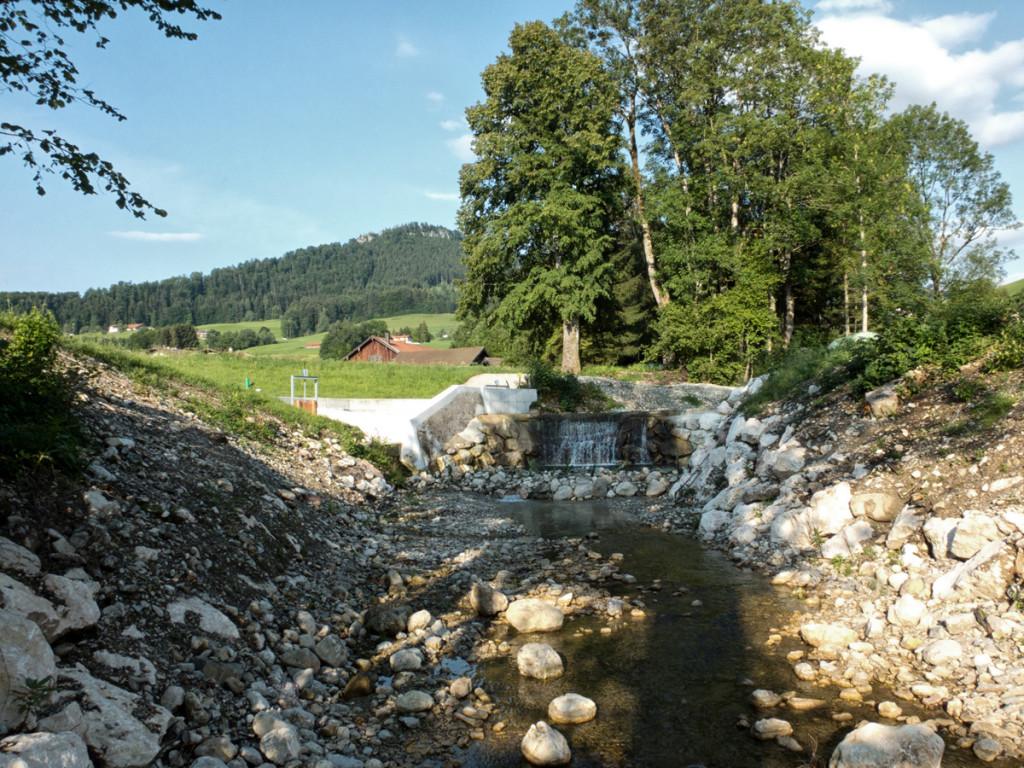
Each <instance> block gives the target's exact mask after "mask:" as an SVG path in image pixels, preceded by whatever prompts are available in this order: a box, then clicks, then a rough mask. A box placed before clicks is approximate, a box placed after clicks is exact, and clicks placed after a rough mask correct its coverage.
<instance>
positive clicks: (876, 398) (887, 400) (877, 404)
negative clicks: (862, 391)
mask: <svg viewBox="0 0 1024 768" xmlns="http://www.w3.org/2000/svg"><path fill="white" fill-rule="evenodd" d="M898 384H899V382H898V381H890V382H889V383H888V384H883V385H882V386H880V387H878V388H877V389H873V390H871V391H870V392H868V393H867V394H866V395H864V400H865V402H867V404H868V407H869V408H870V409H871V415H872V416H874V417H875V418H876V419H880V418H882V417H883V416H888V415H889V414H891V413H896V411H898V410H899V407H900V398H899V395H898V394H896V387H897V386H898Z"/></svg>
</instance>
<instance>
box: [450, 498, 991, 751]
mask: <svg viewBox="0 0 1024 768" xmlns="http://www.w3.org/2000/svg"><path fill="white" fill-rule="evenodd" d="M488 503H490V502H488ZM491 511H492V513H494V514H499V515H501V514H507V515H508V516H510V517H511V518H512V519H513V520H514V521H515V522H517V523H518V524H519V525H521V526H523V527H524V528H525V530H526V531H527V533H528V534H529V535H531V536H536V537H537V538H538V544H537V546H539V547H542V548H543V546H544V543H543V541H542V540H553V539H559V538H562V537H588V536H589V537H590V539H589V540H588V541H587V547H588V548H589V549H591V550H594V551H597V552H600V553H601V554H602V555H603V556H605V557H611V556H613V555H616V554H620V555H621V556H622V560H621V563H620V567H619V574H618V578H617V579H616V580H614V581H613V582H612V583H611V584H607V585H605V586H606V587H607V588H608V589H609V590H610V591H611V592H612V594H614V595H616V596H618V597H620V598H622V599H623V600H624V601H626V603H627V607H626V610H625V611H624V612H623V615H622V616H621V617H619V618H616V619H614V620H612V621H611V622H609V621H608V619H607V618H598V617H596V616H580V617H577V618H575V619H574V620H570V621H568V622H567V623H566V625H565V626H564V627H563V629H562V630H561V631H560V632H558V633H549V634H543V635H540V634H526V635H520V634H517V633H516V632H515V631H514V630H512V629H511V628H509V627H508V626H507V625H505V624H499V625H496V626H495V628H494V630H493V631H492V637H491V639H492V640H494V641H495V642H496V643H501V642H505V643H507V644H508V646H509V647H508V650H507V653H506V654H504V655H503V656H501V657H500V658H498V659H495V660H491V661H487V662H483V663H480V664H479V665H477V667H476V669H475V674H474V678H475V679H476V680H478V681H479V682H480V683H481V684H482V685H483V686H484V688H485V689H486V690H488V691H489V692H490V693H491V695H492V696H493V697H494V698H495V699H496V700H497V701H498V702H499V703H500V706H501V710H502V714H503V717H504V718H505V719H507V720H508V721H509V724H510V725H509V727H508V728H507V729H506V730H505V731H504V732H503V734H501V735H498V734H492V735H489V736H488V739H487V740H486V741H483V742H477V743H474V745H473V746H471V748H470V749H469V750H468V752H467V754H466V756H465V757H466V761H467V765H468V766H504V765H508V766H518V765H520V764H521V763H522V758H521V754H520V751H519V740H520V739H521V737H522V735H523V734H524V733H525V731H526V730H527V729H528V728H529V725H530V724H531V723H533V722H536V721H537V720H542V719H547V717H546V712H547V705H548V703H549V702H550V701H551V699H553V698H555V697H557V696H560V695H562V694H563V693H568V692H573V693H578V694H582V695H584V696H587V697H588V698H591V699H593V700H594V701H595V703H596V704H597V707H598V716H597V718H596V719H595V720H593V721H591V722H589V723H584V724H581V725H575V726H572V725H561V726H558V727H559V729H560V730H561V731H562V732H563V733H564V735H565V736H566V737H567V739H568V740H569V743H570V746H571V747H572V750H573V763H572V765H575V766H669V765H671V766H708V767H711V768H715V767H724V766H731V767H733V768H748V767H749V768H755V767H757V768H783V767H795V766H804V765H810V764H813V762H814V760H815V757H817V758H818V759H823V760H824V761H825V762H827V760H828V758H829V756H830V755H831V753H832V751H833V750H834V748H835V746H836V745H837V744H838V743H839V742H840V741H841V740H842V738H843V737H844V736H845V734H846V733H848V732H849V731H850V730H851V729H852V728H853V727H854V726H855V725H856V724H857V723H858V722H860V721H861V720H874V721H880V722H887V723H889V724H896V722H895V721H887V720H884V719H883V718H881V717H880V716H878V714H877V712H876V711H875V709H874V704H875V703H877V702H878V701H883V700H891V699H892V696H891V694H890V692H889V691H888V690H887V689H885V688H884V687H881V686H878V685H877V684H875V683H873V684H872V691H871V694H870V695H867V696H865V697H864V698H865V701H863V702H852V701H846V700H842V699H839V698H837V694H838V690H835V689H826V688H821V687H817V686H815V685H814V684H813V683H807V682H803V681H800V680H799V679H797V677H796V676H795V675H794V673H793V664H794V663H795V660H794V656H793V654H794V653H799V652H806V651H808V650H810V649H809V648H807V647H806V646H804V645H803V643H802V642H801V641H800V640H799V638H797V637H794V636H792V635H791V634H786V633H783V632H780V629H779V628H780V627H782V626H783V625H784V624H785V623H786V620H787V618H788V617H789V616H790V615H791V614H792V613H793V612H796V611H801V612H804V613H806V611H807V610H808V606H807V605H806V604H804V603H803V602H802V601H800V600H799V599H798V598H797V597H795V596H793V595H791V594H790V592H789V591H788V590H784V589H780V588H775V587H772V586H771V585H770V584H769V583H768V581H767V580H766V579H765V578H764V576H763V575H760V574H755V573H753V572H751V571H748V570H743V569H740V568H737V567H736V566H735V565H734V564H733V563H731V562H730V561H729V560H728V559H727V558H726V557H725V556H724V555H723V554H722V553H720V552H716V551H713V550H708V549H705V548H703V547H702V546H701V545H700V544H699V543H698V542H696V541H695V540H693V539H691V538H688V537H684V536H678V535H673V534H669V533H666V532H663V531H661V530H659V529H655V528H651V527H645V526H642V525H640V524H638V522H637V521H636V520H635V518H633V517H631V516H630V515H629V514H628V513H626V512H624V511H617V507H616V506H615V504H614V502H605V501H596V502H574V503H561V504H559V503H554V502H533V501H530V502H513V503H504V504H498V505H497V506H496V507H495V508H492V510H491ZM527 642H544V643H547V644H549V645H551V646H552V647H553V648H554V649H555V650H556V651H558V653H559V654H560V655H561V656H562V658H563V661H564V665H565V674H564V676H562V677H561V678H557V679H554V680H547V681H538V680H533V679H529V678H524V677H521V676H520V675H519V673H518V670H517V668H516V661H515V659H516V652H517V651H518V649H519V647H521V646H522V645H523V644H525V643H527ZM755 689H769V690H771V691H775V692H777V693H780V694H793V695H796V696H798V697H802V698H805V699H820V700H823V703H822V704H821V706H819V707H817V708H814V709H810V710H806V711H795V710H793V709H790V708H784V707H780V708H778V709H773V710H757V709H755V708H754V707H753V705H752V704H751V703H750V695H751V693H752V692H753V691H754V690H755ZM900 704H901V706H902V707H903V713H904V717H910V718H915V717H919V718H920V719H921V720H926V719H927V718H928V717H933V716H935V713H934V711H932V712H931V714H929V712H928V711H924V710H920V709H916V708H915V707H914V705H913V704H912V703H908V702H900ZM837 716H838V717H839V718H842V719H839V720H837V719H836V717H837ZM763 717H780V718H784V719H786V720H788V721H789V722H790V723H791V724H792V725H793V729H794V734H793V736H794V738H795V740H796V741H797V742H798V743H799V745H800V746H801V747H802V751H801V752H793V751H790V750H789V749H786V748H785V747H783V746H780V745H779V744H777V743H775V742H773V741H768V742H761V741H757V740H755V739H754V738H753V737H752V736H751V735H750V732H749V725H750V724H751V723H752V722H754V720H756V719H760V718H763ZM822 764H824V763H822ZM983 764H984V763H982V762H981V761H980V760H978V759H977V758H975V757H974V756H973V754H971V753H969V752H967V751H965V750H961V749H959V748H957V747H956V746H953V745H947V751H946V755H945V758H944V760H943V765H945V766H980V765H983Z"/></svg>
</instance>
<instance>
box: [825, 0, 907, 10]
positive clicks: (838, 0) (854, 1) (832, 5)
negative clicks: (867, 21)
mask: <svg viewBox="0 0 1024 768" xmlns="http://www.w3.org/2000/svg"><path fill="white" fill-rule="evenodd" d="M815 8H816V9H817V10H819V11H821V12H822V13H853V12H858V11H878V12H879V13H888V12H889V10H891V8H892V5H891V4H890V3H889V2H887V0H821V2H820V3H818V4H817V5H816V6H815Z"/></svg>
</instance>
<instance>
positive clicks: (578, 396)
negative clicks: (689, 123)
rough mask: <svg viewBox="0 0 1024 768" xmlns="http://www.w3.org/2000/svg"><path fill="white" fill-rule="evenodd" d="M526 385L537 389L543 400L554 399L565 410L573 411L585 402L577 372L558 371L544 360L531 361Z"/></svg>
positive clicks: (538, 395)
mask: <svg viewBox="0 0 1024 768" xmlns="http://www.w3.org/2000/svg"><path fill="white" fill-rule="evenodd" d="M526 385H527V386H528V387H530V388H532V389H536V390H537V397H538V398H540V400H541V401H544V400H554V401H556V402H557V403H558V405H559V407H560V408H561V409H562V410H563V411H571V410H573V409H575V408H577V407H578V406H579V405H580V404H581V403H582V402H583V395H584V392H583V385H582V384H581V383H580V380H579V379H578V378H576V376H575V374H572V373H562V372H561V371H556V370H555V369H554V368H552V367H551V366H550V365H548V364H547V363H545V362H543V361H542V360H534V361H532V362H531V363H530V366H529V372H528V373H527V375H526Z"/></svg>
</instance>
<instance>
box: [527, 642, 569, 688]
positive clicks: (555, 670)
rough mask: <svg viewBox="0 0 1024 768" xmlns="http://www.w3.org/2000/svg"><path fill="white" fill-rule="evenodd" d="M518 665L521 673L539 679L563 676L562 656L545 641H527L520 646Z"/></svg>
mask: <svg viewBox="0 0 1024 768" xmlns="http://www.w3.org/2000/svg"><path fill="white" fill-rule="evenodd" d="M516 665H517V666H518V667H519V674H520V675H523V676H524V677H534V678H536V679H538V680H548V679H550V678H552V677H561V676H562V672H563V668H562V657H561V656H559V655H558V653H557V652H556V651H555V649H554V648H552V647H551V646H550V645H547V644H545V643H527V644H526V645H524V646H523V647H522V648H520V649H519V653H518V654H516Z"/></svg>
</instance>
